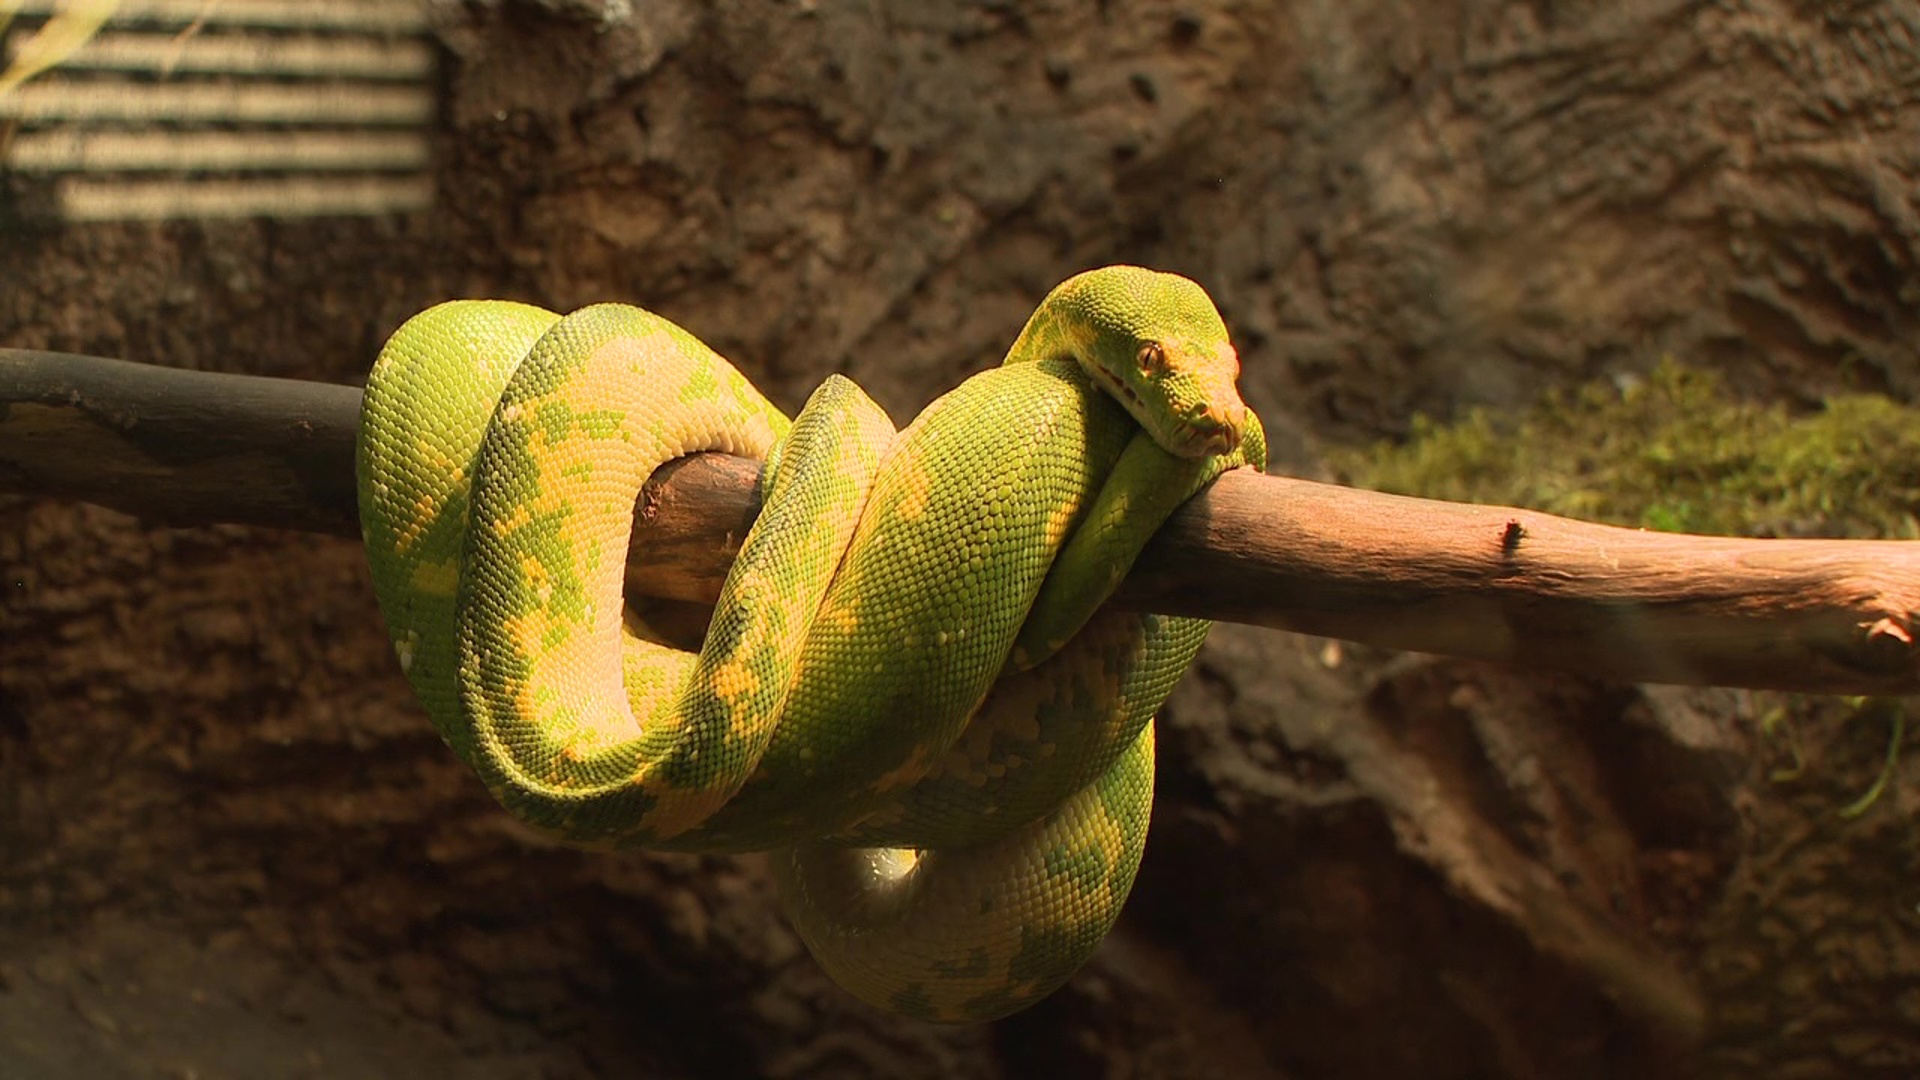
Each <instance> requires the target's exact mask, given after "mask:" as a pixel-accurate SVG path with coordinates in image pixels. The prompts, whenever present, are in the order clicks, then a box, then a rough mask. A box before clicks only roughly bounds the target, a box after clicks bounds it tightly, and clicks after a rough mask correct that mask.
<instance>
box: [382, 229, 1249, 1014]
mask: <svg viewBox="0 0 1920 1080" xmlns="http://www.w3.org/2000/svg"><path fill="white" fill-rule="evenodd" d="M1238 373H1239V361H1238V358H1237V356H1236V354H1235V353H1234V350H1233V348H1232V346H1231V344H1230V343H1229V341H1228V337H1227V332H1226V328H1225V326H1224V324H1223V323H1222V322H1221V319H1220V316H1219V314H1218V312H1217V311H1216V310H1215V309H1214V306H1213V303H1212V301H1211V300H1210V299H1209V298H1208V297H1207V295H1206V293H1205V292H1204V291H1203V290H1202V289H1201V288H1200V287H1199V286H1198V285H1196V284H1194V283H1193V282H1191V281H1189V280H1187V279H1185V278H1181V277H1177V276H1174V275H1170V274H1161V273H1156V272H1153V271H1149V270H1144V269H1140V268H1137V267H1107V268H1104V269H1101V270H1094V271H1089V272H1087V273H1084V274H1080V275H1078V276H1076V277H1074V278H1071V279H1069V280H1068V281H1066V282H1065V283H1063V284H1062V285H1060V286H1059V287H1058V288H1056V289H1055V290H1054V291H1053V292H1052V293H1050V294H1049V295H1048V297H1047V298H1046V300H1045V301H1044V302H1043V303H1042V304H1041V305H1040V307H1039V308H1038V309H1037V310H1036V311H1035V313H1034V315H1033V317H1032V318H1031V319H1030V320H1029V322H1028V324H1027V326H1026V328H1025V329H1024V330H1023V331H1022V332H1021V335H1020V337H1019V338H1018V340H1017V341H1016V342H1015V344H1014V346H1013V348H1012V349H1011V350H1010V352H1009V353H1008V355H1007V357H1006V361H1005V362H1004V363H1003V364H1002V365H1001V366H1000V367H998V368H994V369H991V370H989V371H985V372H982V373H980V374H977V375H975V376H973V377H972V378H970V379H968V380H966V381H965V382H964V383H962V384H961V385H960V386H959V387H957V388H955V389H954V390H952V391H950V392H949V393H947V394H946V395H944V396H942V397H941V398H940V399H939V400H937V401H935V402H934V403H933V404H932V405H930V406H928V407H927V409H926V410H925V411H924V412H922V413H921V414H920V415H919V416H918V417H917V418H915V419H914V421H913V422H912V423H911V424H909V425H908V426H907V427H906V429H905V430H903V431H900V432H897V433H896V432H895V430H894V427H893V425H892V423H891V422H890V421H889V420H888V419H887V417H886V415H885V414H884V413H883V412H882V411H881V410H880V409H879V407H878V406H876V405H874V404H873V402H872V401H871V400H869V399H868V398H867V396H866V395H865V394H864V393H862V392H861V391H860V390H859V388H858V387H856V386H854V384H853V383H852V382H850V381H848V380H846V379H844V378H841V377H839V376H834V377H831V378H829V379H828V380H827V381H826V382H825V383H824V384H823V385H822V386H821V387H820V389H819V390H817V391H816V392H815V393H814V394H813V396H812V397H811V398H810V399H809V400H808V401H807V403H806V405H805V407H804V408H802V409H801V411H800V412H799V414H798V415H797V416H796V417H795V418H794V419H793V420H792V421H789V420H788V419H787V417H786V416H785V415H784V414H782V413H781V412H780V411H779V410H778V409H776V408H775V407H774V406H773V405H772V404H771V403H770V402H768V401H767V400H766V399H765V398H764V397H762V396H761V395H760V394H759V392H758V391H756V390H755V389H754V388H753V386H752V385H751V384H750V383H748V381H747V380H746V379H745V377H743V376H742V375H741V374H740V373H739V372H738V371H737V370H735V369H734V368H733V367H732V366H731V365H730V364H728V363H727V362H726V361H725V360H723V359H721V358H720V357H719V356H717V355H715V354H714V353H713V352H712V351H711V350H710V349H708V348H707V347H706V346H705V345H703V344H701V343H700V342H699V341H698V340H697V339H696V338H694V337H693V336H692V335H691V334H689V333H687V332H686V331H685V330H682V329H681V328H680V327H678V326H676V325H674V324H673V323H671V322H669V321H667V320H666V319H663V318H661V317H660V316H658V315H654V314H652V313H650V312H647V311H643V310H641V309H639V308H634V307H628V306H624V305H613V304H602V305H595V306H591V307H587V308H583V309H581V310H579V311H576V312H574V313H572V314H570V315H567V316H565V317H561V316H557V315H555V314H553V313H551V312H548V311H544V310H542V309H539V308H535V307H531V306H528V305H525V304H517V303H509V302H502V301H454V302H450V303H446V304H442V305H439V306H437V307H434V308H431V309H429V310H428V311H425V312H423V313H421V314H420V315H417V316H415V317H414V318H413V319H411V320H409V321H408V322H407V323H406V324H405V325H403V326H402V327H401V328H400V329H399V330H398V331H396V332H395V334H394V335H393V337H392V338H391V339H390V340H389V341H388V342H387V344H386V346H385V348H384V349H383V350H382V352H381V355H380V358H379V359H378V361H377V362H376V363H375V366H374V368H373V371H372V373H371V374H370V376H369V378H368V386H367V394H366V399H365V406H364V412H363V416H362V421H361V428H360V435H359V446H358V465H359V469H358V473H359V476H358V481H359V498H360V511H361V515H360V516H361V521H362V523H363V528H364V532H365V541H366V547H367V553H368V558H369V562H370V565H371V568H372V572H373V578H374V584H375V590H376V593H377V595H378V597H379V600H380V606H381V612H382V615H383V617H384V618H385V620H386V622H387V625H388V631H389V634H390V636H391V637H392V640H393V643H394V648H395V651H396V653H397V654H398V656H399V659H400V662H401V665H402V667H403V668H404V669H405V671H406V674H407V678H408V679H409V681H410V682H411V684H412V686H413V688H414V691H415V693H416V694H417V695H418V696H419V698H420V699H421V701H422V703H423V704H424V705H425V707H426V709H427V711H428V714H429V715H430V716H431V718H432V719H433V721H434V724H435V725H436V727H437V728H438V730H439V731H440V733H441V735H442V736H443V737H444V738H445V740H446V741H447V743H448V745H449V746H450V747H451V748H452V749H453V750H454V752H455V753H456V754H457V755H458V756H459V757H460V758H461V759H462V760H463V761H464V762H466V763H467V764H468V765H469V766H470V767H471V768H472V769H473V770H474V771H475V772H476V773H477V774H478V775H479V776H480V778H481V779H482V781H483V782H484V783H485V784H486V786H487V788H488V790H489V791H490V792H491V793H492V794H493V795H494V797H495V798H496V799H497V800H498V801H499V802H500V803H501V805H503V806H504V807H505V808H506V809H507V810H508V811H509V812H511V813H512V814H514V815H515V816H516V817H518V818H520V819H521V820H523V821H525V822H527V823H528V824H530V825H533V826H535V827H537V828H540V829H542V830H544V831H545V832H547V833H549V834H551V835H553V836H556V837H558V838H560V839H562V840H564V841H566V842H568V843H572V844H577V845H581V846H587V847H615V848H626V847H652V848H657V849H667V850H684V851H748V850H770V851H772V852H773V853H774V855H773V866H774V870H775V874H776V877H777V878H778V881H779V884H780V887H781V893H782V897H783V902H784V904H785V907H786V910H787V913H788V916H789V918H790V919H791V921H792V923H793V925H794V927H795V929H796V930H797V931H798V932H799V934H800V936H801V937H802V939H803V940H804V941H805V942H806V944H807V946H808V948H809V950H810V951H811V952H812V953H813V955H814V956H815V957H816V958H817V959H818V961H819V962H820V963H821V965H822V966H823V967H824V968H826V970H827V971H828V972H829V974H831V975H832V976H833V977H834V979H835V980H836V981H838V982H840V983H841V984H842V985H843V986H845V987H847V988H848V989H849V990H851V991H852V992H854V993H855V994H857V995H859V996H860V997H862V998H864V999H866V1000H867V1001H869V1002H872V1003H874V1004H876V1005H879V1006H881V1007H883V1008H887V1009H891V1010H893V1011H896V1012H900V1013H904V1014H906V1015H910V1016H914V1017H919V1018H924V1019H932V1020H948V1021H978V1020H985V1019H991V1018H994V1017H997V1016H1002V1015H1005V1014H1007V1013H1010V1012H1013V1011H1016V1010H1018V1009H1021V1008H1024V1007H1025V1006H1027V1005H1029V1004H1031V1003H1033V1002H1034V1001H1036V1000H1038V999H1039V998H1041V997H1043V996H1045V995H1046V994H1048V993H1050V992H1052V991H1053V990H1054V989H1055V988H1057V987H1058V986H1059V985H1060V984H1061V983H1062V982H1064V981H1065V980H1066V978H1067V977H1068V976H1069V975H1071V974H1072V973H1073V971H1074V970H1075V969H1076V968H1078V967H1079V966H1080V964H1082V963H1083V962H1084V961H1085V960H1086V958H1087V957H1088V956H1089V955H1090V954H1091V953H1092V951H1093V949H1094V948H1095V946H1097V945H1098V944H1099V942H1100V940H1101V938H1102V937H1103V936H1104V935H1105V934H1106V932H1107V931H1108V929H1109V928H1110V927H1111V926H1112V924H1113V920H1114V919H1115V917H1116V916H1117V915H1118V913H1119V910H1120V907H1121V905H1122V903H1123V902H1124V900H1125V898H1126V894H1127V892H1128V890H1129V889H1130V888H1131V887H1132V883H1133V877H1134V873H1135V871H1136V869H1137V868H1138V866H1139V860H1140V854H1141V850H1142V848H1143V846H1144V843H1145V838H1146V831H1147V819H1148V815H1149V810H1150V807H1151V802H1152V790H1153V729H1152V725H1151V720H1152V717H1153V714H1154V712H1155V711H1157V710H1158V709H1159V707H1160V705H1161V703H1162V702H1163V701H1164V700H1165V698H1166V697H1167V695H1168V694H1169V693H1170V692H1171V691H1172V688H1173V685H1174V683H1175V682H1176V681H1177V680H1178V679H1179V678H1180V676H1181V675H1182V674H1183V673H1184V672H1185V671H1186V669H1187V667H1188V666H1189V665H1190V664H1191V662H1192V660H1193V657H1194V654H1195V653H1196V652H1197V651H1198V649H1199V647H1200V643H1201V641H1202V639H1204V637H1205V635H1206V632H1207V627H1208V624H1207V623H1205V622H1202V621H1199V620H1194V619H1184V618H1171V617H1163V616H1157V615H1140V614H1133V613H1126V612H1118V611H1113V610H1110V609H1107V608H1103V607H1101V604H1102V602H1103V601H1104V600H1105V598H1106V597H1107V595H1108V594H1109V593H1110V592H1111V591H1112V589H1113V587H1114V585H1116V584H1117V583H1118V582H1119V581H1120V579H1121V577H1122V576H1124V574H1125V572H1126V569H1127V567H1128V566H1129V565H1131V563H1132V561H1133V558H1134V556H1135V555H1136V554H1137V553H1138V552H1139V550H1140V548H1141V547H1142V546H1143V545H1144V544H1145V542H1146V541H1147V539H1148V538H1149V537H1150V536H1151V535H1152V533H1153V531H1154V530H1155V529H1157V528H1158V527H1159V525H1160V523H1161V522H1162V521H1164V520H1165V518H1166V516H1167V515H1168V514H1170V513H1171V512H1172V511H1173V510H1174V509H1175V508H1176V507H1177V506H1178V505H1179V504H1180V503H1181V502H1183V501H1185V500H1186V499H1187V498H1188V497H1190V496H1191V495H1192V494H1193V493H1194V492H1196V491H1198V490H1199V489H1200V488H1202V487H1204V486H1205V485H1206V484H1208V483H1210V482H1211V481H1212V480H1213V478H1214V477H1216V476H1217V475H1219V473H1220V472H1222V471H1224V470H1226V469H1228V468H1233V467H1237V466H1241V465H1249V466H1252V467H1256V468H1260V467H1264V465H1265V457H1266V445H1265V437H1264V434H1263V432H1262V429H1261V427H1260V423H1259V420H1258V418H1257V417H1255V416H1254V415H1253V414H1252V413H1251V412H1250V411H1248V410H1247V409H1246V408H1245V406H1244V405H1243V404H1241V401H1240V397H1239V393H1238V390H1237V388H1236V387H1235V379H1236V378H1237V376H1238ZM703 450H717V451H722V452H726V453H731V454H740V455H746V456H751V457H756V458H761V459H763V460H765V462H766V465H765V467H764V472H763V474H762V481H761V483H762V493H763V509H762V510H761V512H760V515H759V517H758V519H757V520H756V521H755V523H754V525H753V527H752V529H751V530H750V531H749V533H748V535H747V536H746V538H745V540H744V542H743V544H742V546H741V549H740V553H739V556H738V558H737V559H736V561H735V563H734V566H733V568H732V570H731V571H730V573H729V574H728V577H727V580H726V583H725V586H724V587H723V590H722V593H721V596H720V599H719V601H718V602H717V604H716V605H715V609H714V615H713V619H712V622H711V625H710V627H709V629H708V632H707V635H706V639H705V642H704V645H703V646H702V648H701V649H700V651H699V652H697V653H691V652H686V651H682V650H679V649H676V648H674V647H672V646H671V645H668V644H667V643H665V642H664V641H663V640H661V639H660V638H658V637H657V636H655V635H654V634H653V633H652V632H651V631H650V630H649V629H648V628H647V626H646V625H645V622H644V617H643V616H644V613H643V612H639V611H636V610H635V609H633V608H631V607H629V606H628V605H627V604H626V603H625V602H624V601H623V598H622V595H621V590H622V574H623V567H624V564H625V560H626V552H627V546H628V540H629V537H630V535H631V515H632V508H633V504H634V499H635V496H636V495H637V493H638V492H639V490H640V487H641V485H642V484H643V483H644V482H645V481H646V480H647V478H648V476H650V475H651V474H652V472H653V470H654V469H656V468H658V467H659V466H660V465H662V464H665V463H666V462H668V461H671V460H672V459H674V458H677V457H680V456H683V455H686V454H691V453H696V452H699V451H703Z"/></svg>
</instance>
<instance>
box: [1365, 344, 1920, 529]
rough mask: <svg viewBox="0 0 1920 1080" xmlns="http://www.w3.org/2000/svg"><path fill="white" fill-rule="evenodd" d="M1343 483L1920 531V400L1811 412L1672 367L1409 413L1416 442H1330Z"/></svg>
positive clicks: (1787, 524) (1671, 523) (1709, 522)
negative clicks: (1495, 401) (1623, 384)
mask: <svg viewBox="0 0 1920 1080" xmlns="http://www.w3.org/2000/svg"><path fill="white" fill-rule="evenodd" d="M1333 457H1334V465H1335V467H1336V468H1337V469H1338V470H1339V471H1340V472H1341V474H1342V475H1343V476H1345V477H1346V478H1347V480H1348V482H1350V483H1353V484H1356V485H1358V486H1361V487H1371V488H1377V489H1379V490H1383V491H1393V492H1398V493H1401V494H1407V495H1419V496H1424V497H1426V498H1435V499H1450V500H1454V501H1459V502H1478V503H1503V504H1510V505H1515V506H1524V507H1529V508H1532V509H1536V510H1544V511H1546V512H1548V513H1554V514H1563V515H1565V516H1568V517H1576V518H1581V519H1584V520H1588V521H1602V522H1608V523H1612V524H1618V525H1640V526H1645V527H1648V528H1654V529H1662V530H1667V531H1675V532H1697V533H1719V534H1726V535H1745V536H1837V537H1884V538H1888V539H1912V538H1915V537H1920V520H1916V518H1917V516H1920V409H1914V408H1911V407H1908V406H1905V405H1901V404H1899V403H1896V402H1894V401H1891V400H1889V399H1887V398H1884V397H1878V396H1871V395H1849V396H1846V397H1836V398H1833V399H1831V400H1829V401H1827V402H1826V403H1825V404H1824V406H1823V407H1821V408H1820V409H1818V410H1815V411H1813V412H1810V413H1805V414H1795V413H1791V412H1789V411H1788V410H1787V409H1786V408H1785V407H1784V406H1781V405H1778V404H1771V405H1767V404H1756V403H1753V402H1746V401H1741V400H1738V399H1736V398H1734V397H1733V396H1732V395H1731V394H1729V393H1728V392H1727V391H1726V390H1725V388H1724V387H1723V386H1722V385H1721V384H1720V382H1719V380H1718V379H1717V378H1715V377H1714V376H1713V375H1712V374H1710V373H1707V372H1702V371H1694V370H1688V369H1686V368H1684V367H1681V366H1679V365H1677V364H1674V363H1671V362H1667V363H1663V364H1661V365H1660V367H1659V368H1657V369H1656V370H1655V371H1654V372H1653V373H1652V375H1651V376H1650V377H1648V378H1647V379H1646V380H1645V381H1643V382H1639V383H1637V384H1635V385H1632V386H1630V387H1628V388H1626V389H1624V390H1622V389H1618V388H1616V387H1614V386H1613V385H1611V384H1596V385H1592V386H1588V387H1585V388H1583V389H1581V390H1578V391H1576V392H1573V393H1570V394H1557V395H1554V396H1553V397H1550V398H1549V399H1547V400H1546V401H1544V402H1542V403H1540V404H1539V405H1537V406H1535V407H1533V408H1530V409H1527V410H1525V411H1524V412H1521V413H1519V414H1518V415H1502V416H1497V415H1495V414H1492V413H1489V412H1486V411H1484V410H1476V411H1473V412H1470V413H1468V414H1467V415H1466V416H1465V417H1464V418H1462V419H1460V420H1459V421H1457V422H1455V423H1452V424H1445V425H1442V424H1438V423H1435V422H1433V421H1431V420H1428V419H1426V418H1425V417H1416V418H1415V420H1414V424H1413V432H1412V435H1411V437H1410V438H1408V439H1407V440H1405V441H1404V442H1401V443H1393V444H1390V443H1382V444H1380V445H1377V446H1374V447H1372V448H1370V449H1367V450H1362V451H1349V452H1336V453H1335V454H1334V455H1333Z"/></svg>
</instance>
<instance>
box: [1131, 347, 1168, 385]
mask: <svg viewBox="0 0 1920 1080" xmlns="http://www.w3.org/2000/svg"><path fill="white" fill-rule="evenodd" d="M1134 362H1135V363H1137V364H1139V365H1140V374H1142V375H1145V376H1148V377H1149V378H1151V377H1153V376H1155V375H1161V374H1165V372H1166V370H1167V350H1165V349H1163V348H1161V347H1160V344H1159V343H1158V342H1154V341H1149V342H1147V343H1146V344H1145V345H1142V346H1140V353H1139V355H1138V356H1135V357H1134Z"/></svg>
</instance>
